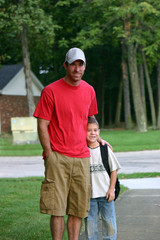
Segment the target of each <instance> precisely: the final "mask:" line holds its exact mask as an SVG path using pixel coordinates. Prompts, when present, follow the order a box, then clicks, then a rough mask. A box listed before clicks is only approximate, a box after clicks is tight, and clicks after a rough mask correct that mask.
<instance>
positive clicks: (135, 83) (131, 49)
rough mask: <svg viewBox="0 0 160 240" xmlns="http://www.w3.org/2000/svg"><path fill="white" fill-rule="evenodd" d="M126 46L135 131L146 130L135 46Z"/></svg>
mask: <svg viewBox="0 0 160 240" xmlns="http://www.w3.org/2000/svg"><path fill="white" fill-rule="evenodd" d="M127 48H128V63H129V71H130V78H131V85H132V94H133V103H134V110H135V114H136V123H137V131H139V132H146V131H147V124H146V117H145V113H144V109H143V105H142V99H141V93H140V85H139V78H138V70H137V59H136V52H137V48H136V47H135V46H134V44H133V43H129V44H128V46H127Z"/></svg>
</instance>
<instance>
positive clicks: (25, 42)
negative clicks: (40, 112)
mask: <svg viewBox="0 0 160 240" xmlns="http://www.w3.org/2000/svg"><path fill="white" fill-rule="evenodd" d="M40 6H41V0H28V1H24V0H19V1H16V0H13V1H11V2H9V1H7V0H4V1H3V0H1V1H0V9H1V11H0V12H1V24H0V31H1V32H2V31H3V32H5V37H6V38H11V39H13V38H14V39H17V40H18V41H20V42H21V47H22V58H23V63H24V72H25V81H26V91H27V101H28V109H29V116H32V115H33V112H34V109H35V107H34V99H33V93H32V85H31V75H30V71H31V67H30V54H29V49H30V46H31V45H32V40H33V41H34V42H36V44H37V45H39V46H43V45H44V44H45V46H46V47H48V48H49V47H50V46H51V45H52V44H53V40H54V28H55V27H56V26H55V25H54V24H53V21H52V17H51V16H50V15H47V14H45V12H44V10H43V9H42V8H41V7H40ZM35 39H36V40H35ZM16 46H18V44H17V45H16ZM17 50H19V49H17ZM42 51H44V50H42Z"/></svg>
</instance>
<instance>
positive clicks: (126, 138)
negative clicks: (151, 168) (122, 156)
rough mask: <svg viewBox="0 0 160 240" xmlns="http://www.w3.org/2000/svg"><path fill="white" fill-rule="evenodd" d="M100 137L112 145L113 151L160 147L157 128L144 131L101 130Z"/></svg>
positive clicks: (159, 133)
mask: <svg viewBox="0 0 160 240" xmlns="http://www.w3.org/2000/svg"><path fill="white" fill-rule="evenodd" d="M101 137H102V138H103V139H105V140H106V141H107V142H109V143H110V144H111V145H112V147H113V150H114V152H126V151H141V150H156V149H158V150H159V149H160V131H159V130H148V132H145V133H140V132H136V131H135V130H117V131H116V130H115V131H106V130H105V131H104V130H103V131H101Z"/></svg>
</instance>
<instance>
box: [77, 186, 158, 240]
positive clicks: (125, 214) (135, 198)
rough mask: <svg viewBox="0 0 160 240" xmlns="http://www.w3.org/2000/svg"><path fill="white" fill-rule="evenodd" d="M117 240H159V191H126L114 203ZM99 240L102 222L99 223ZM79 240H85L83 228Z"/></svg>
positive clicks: (100, 238)
mask: <svg viewBox="0 0 160 240" xmlns="http://www.w3.org/2000/svg"><path fill="white" fill-rule="evenodd" d="M115 208H116V216H117V228H118V238H117V240H159V239H160V189H153V190H151V189H150V190H147V189H145V190H128V191H126V192H125V193H124V194H122V195H121V196H120V197H119V198H118V199H117V200H116V202H115ZM99 222H100V223H99V240H102V222H101V220H100V221H99ZM79 240H85V234H84V228H83V229H82V231H81V235H80V238H79Z"/></svg>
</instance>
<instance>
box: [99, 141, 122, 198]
mask: <svg viewBox="0 0 160 240" xmlns="http://www.w3.org/2000/svg"><path fill="white" fill-rule="evenodd" d="M100 150H101V156H102V161H103V165H104V167H105V169H106V171H107V173H108V175H109V177H110V176H111V171H110V168H109V163H108V146H107V145H106V144H105V145H104V146H103V145H101V144H100ZM119 193H120V182H119V180H118V176H117V181H116V185H115V199H114V201H115V200H116V199H117V197H118V195H119Z"/></svg>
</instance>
